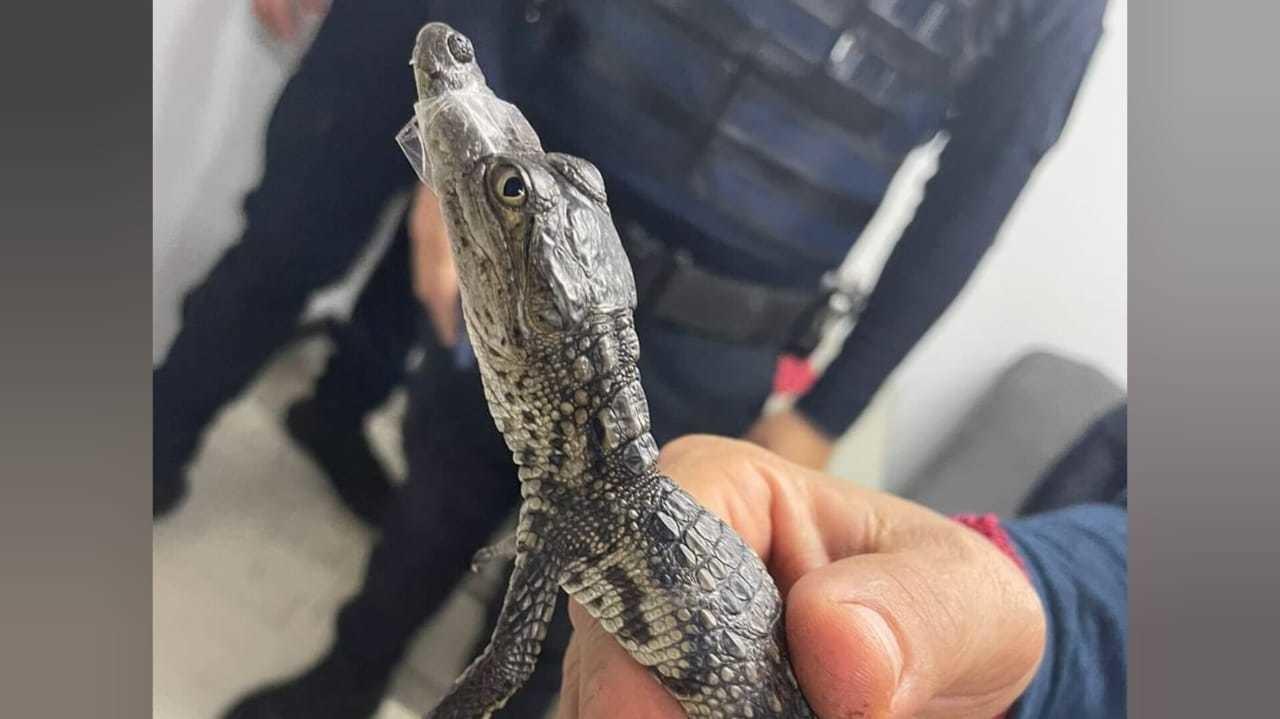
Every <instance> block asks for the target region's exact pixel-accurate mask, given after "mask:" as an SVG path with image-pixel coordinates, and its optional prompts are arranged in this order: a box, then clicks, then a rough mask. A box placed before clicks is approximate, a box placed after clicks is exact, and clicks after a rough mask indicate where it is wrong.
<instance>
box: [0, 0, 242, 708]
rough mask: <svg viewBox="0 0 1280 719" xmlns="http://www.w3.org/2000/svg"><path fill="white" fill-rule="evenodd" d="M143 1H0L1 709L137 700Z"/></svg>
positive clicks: (122, 704) (145, 297)
mask: <svg viewBox="0 0 1280 719" xmlns="http://www.w3.org/2000/svg"><path fill="white" fill-rule="evenodd" d="M236 1H243V0H236ZM150 10H151V8H150V6H149V5H148V4H145V3H65V2H59V3H45V2H12V3H0V88H3V92H2V93H0V230H2V232H3V234H2V235H0V237H2V238H3V245H2V247H3V250H2V251H0V327H3V334H0V393H2V394H0V397H2V399H0V421H2V426H0V488H2V489H0V715H3V716H6V717H111V718H113V719H114V718H115V717H120V718H122V719H123V718H125V717H128V718H129V719H137V718H138V717H145V716H148V715H149V714H150V713H151V649H150V647H151V551H150V550H151V520H150V514H149V510H148V505H149V499H148V497H149V490H148V488H149V485H150V467H151V460H150V456H151V445H150V432H151V423H150V404H151V392H150V379H149V372H148V367H149V364H150V362H149V360H150V345H151V338H150V335H151V329H150V327H151V322H150V313H149V312H148V308H149V306H150V294H149V292H148V287H149V283H150V269H151V268H150V264H151V263H150V253H149V247H150V243H151V204H150V200H151V137H150V135H151V107H150V105H151V103H150V98H151V73H150V69H151V60H150V58H151V12H150Z"/></svg>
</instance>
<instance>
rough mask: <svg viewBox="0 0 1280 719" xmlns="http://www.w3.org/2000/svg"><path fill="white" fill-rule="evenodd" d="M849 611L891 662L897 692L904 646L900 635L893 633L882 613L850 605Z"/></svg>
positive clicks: (857, 605) (900, 679)
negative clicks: (899, 640) (899, 637)
mask: <svg viewBox="0 0 1280 719" xmlns="http://www.w3.org/2000/svg"><path fill="white" fill-rule="evenodd" d="M849 610H850V611H851V612H853V614H854V616H856V617H857V618H858V621H859V623H860V624H862V628H863V630H864V631H865V632H866V633H867V636H869V637H871V638H873V639H874V640H875V641H876V643H878V644H879V645H880V648H881V651H882V652H883V653H884V656H885V657H886V658H887V659H888V660H889V667H890V668H891V669H892V671H893V687H894V690H895V691H896V690H897V688H898V685H899V684H901V683H902V663H903V659H902V646H901V645H900V644H898V635H896V634H894V633H893V629H892V628H891V627H890V626H889V623H888V622H886V621H885V619H884V615H882V614H880V612H877V611H876V610H874V609H872V608H870V607H867V606H863V605H861V604H853V605H850V606H849Z"/></svg>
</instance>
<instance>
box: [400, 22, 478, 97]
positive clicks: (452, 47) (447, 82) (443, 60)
mask: <svg viewBox="0 0 1280 719" xmlns="http://www.w3.org/2000/svg"><path fill="white" fill-rule="evenodd" d="M475 59H476V56H475V50H474V49H473V48H472V46H471V41H470V40H469V39H467V36H466V35H463V34H462V33H460V32H458V31H457V30H454V29H453V28H451V27H449V26H448V25H446V24H445V23H442V22H433V23H429V24H427V25H426V26H424V27H423V28H422V29H421V30H419V31H418V38H417V41H416V42H415V43H414V48H413V59H412V60H411V62H410V64H411V65H413V67H414V72H415V75H416V76H417V80H418V95H419V97H431V96H434V95H438V94H440V93H442V92H446V91H451V90H466V89H471V88H473V87H483V86H484V84H485V82H484V75H483V74H482V73H481V72H480V68H479V67H478V66H477V65H476V62H475Z"/></svg>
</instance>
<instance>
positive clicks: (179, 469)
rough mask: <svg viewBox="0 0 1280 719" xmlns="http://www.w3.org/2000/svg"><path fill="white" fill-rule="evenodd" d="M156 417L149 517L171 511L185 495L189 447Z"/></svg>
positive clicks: (152, 431)
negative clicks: (162, 425)
mask: <svg viewBox="0 0 1280 719" xmlns="http://www.w3.org/2000/svg"><path fill="white" fill-rule="evenodd" d="M161 422H162V420H161V419H160V418H159V417H156V419H155V421H153V423H152V429H151V433H152V438H151V519H152V520H157V519H161V518H163V517H166V516H168V515H169V514H171V513H172V512H173V511H174V510H175V509H177V508H178V505H180V504H182V500H184V499H186V497H187V463H188V462H189V461H190V460H191V454H192V450H191V449H190V448H188V446H187V445H185V444H177V443H176V442H175V438H174V436H173V434H174V433H173V432H170V431H168V430H167V429H166V428H162V427H161V426H160V424H161Z"/></svg>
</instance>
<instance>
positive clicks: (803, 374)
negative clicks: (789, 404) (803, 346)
mask: <svg viewBox="0 0 1280 719" xmlns="http://www.w3.org/2000/svg"><path fill="white" fill-rule="evenodd" d="M817 380H818V373H817V372H814V371H813V365H812V364H810V363H809V360H807V359H804V358H802V357H796V356H794V355H783V356H782V357H779V358H778V368H777V370H775V371H774V375H773V391H774V392H777V393H778V394H786V395H801V394H804V393H805V392H808V391H809V388H810V387H812V386H813V383H814V382H816V381H817Z"/></svg>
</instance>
